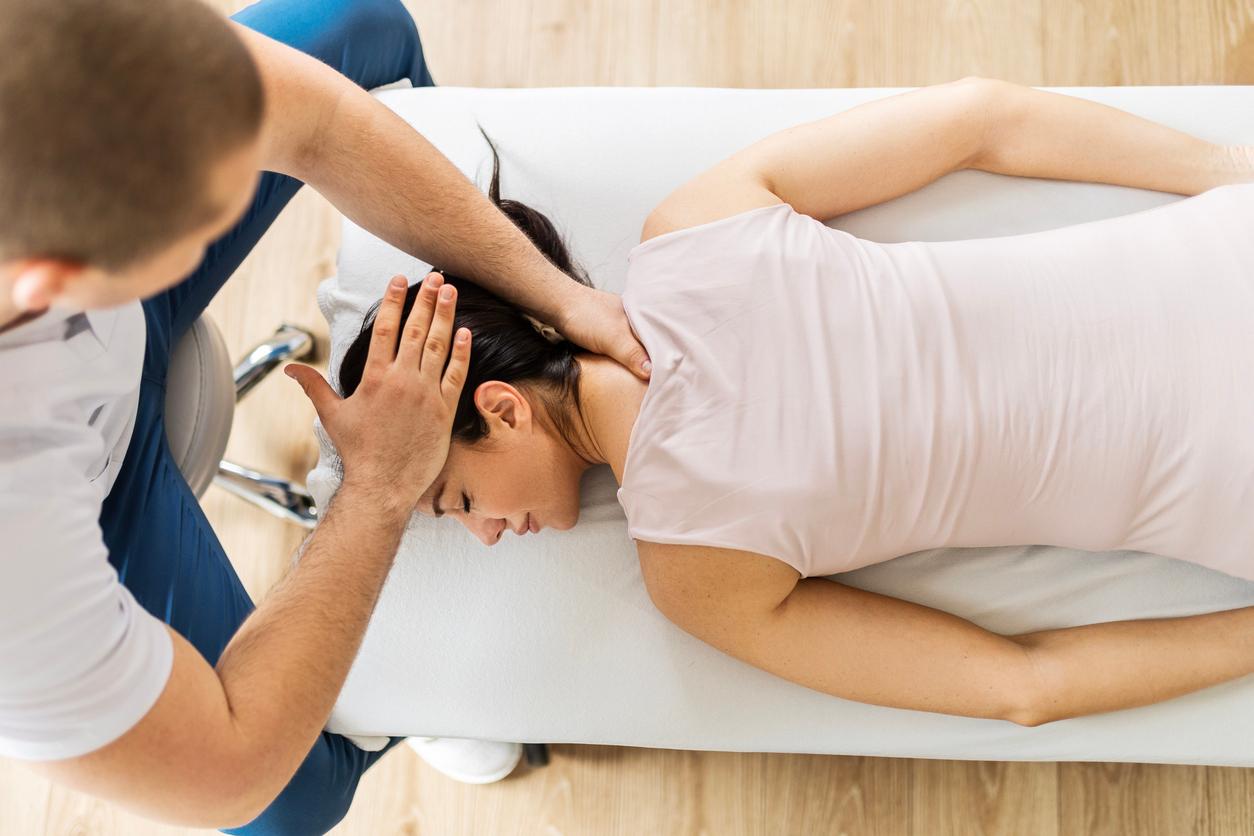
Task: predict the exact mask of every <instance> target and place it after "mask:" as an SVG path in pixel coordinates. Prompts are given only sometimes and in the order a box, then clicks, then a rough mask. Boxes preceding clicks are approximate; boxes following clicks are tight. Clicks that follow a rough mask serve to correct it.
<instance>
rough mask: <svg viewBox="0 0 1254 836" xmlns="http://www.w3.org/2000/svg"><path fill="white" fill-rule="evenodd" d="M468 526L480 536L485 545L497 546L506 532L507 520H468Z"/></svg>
mask: <svg viewBox="0 0 1254 836" xmlns="http://www.w3.org/2000/svg"><path fill="white" fill-rule="evenodd" d="M465 522H466V527H467V528H469V529H470V530H471V532H472V533H473V534H474V535H475V536H476V537H478V538H479V540H480V541H482V543H483V544H484V545H485V546H495V545H496V544H497V543H498V542H499V541H500V539H501V535H502V534H503V533H505V520H501V519H496V520H486V519H485V520H466V521H465Z"/></svg>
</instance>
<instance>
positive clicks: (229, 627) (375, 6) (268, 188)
mask: <svg viewBox="0 0 1254 836" xmlns="http://www.w3.org/2000/svg"><path fill="white" fill-rule="evenodd" d="M234 19H235V20H236V21H238V22H239V23H242V24H244V25H245V26H248V27H249V28H251V29H254V30H256V31H258V32H261V33H262V34H265V35H267V36H269V37H271V38H274V39H275V40H278V41H282V42H283V43H285V44H288V45H289V46H292V47H295V48H296V49H299V50H301V51H302V52H305V53H308V54H309V55H312V56H314V57H316V58H318V59H320V60H321V61H323V62H324V63H326V64H329V65H330V66H332V67H334V68H335V69H336V70H338V71H339V72H341V73H343V74H344V75H345V76H347V77H348V78H350V79H352V80H353V81H355V82H356V83H357V84H359V85H361V86H362V87H365V88H371V87H378V86H380V85H383V84H389V83H391V82H394V81H399V80H400V79H403V78H408V79H410V80H411V81H412V82H413V84H414V86H415V87H418V86H424V85H431V84H433V82H432V80H431V76H430V74H429V73H428V72H427V66H426V62H425V61H424V60H423V56H422V44H421V42H420V41H419V39H418V30H417V29H416V28H415V26H414V21H413V18H412V17H410V15H409V12H407V11H406V10H405V7H404V6H402V5H401V3H400V0H262V2H260V3H257V4H256V5H253V6H250V7H248V8H246V9H244V10H242V11H240V12H239V13H238V14H236V15H235V16H234ZM188 60H192V61H194V60H195V56H188ZM205 130H213V126H212V125H206V126H205ZM301 185H302V183H301V182H300V181H298V180H295V179H293V178H291V177H287V176H284V175H279V174H275V173H273V172H266V173H264V174H263V175H262V177H261V180H260V183H259V185H258V187H257V193H256V195H255V196H254V198H253V202H252V205H251V206H250V207H249V208H248V211H247V212H246V213H245V215H244V216H243V218H242V219H241V220H240V221H239V223H238V224H237V225H236V226H235V228H233V229H231V230H230V231H229V232H227V233H226V234H225V235H223V236H222V237H221V238H220V239H219V240H217V241H216V242H214V243H213V245H212V246H211V247H210V248H209V249H208V250H207V252H206V255H205V258H204V261H203V262H201V264H200V266H199V267H197V268H196V270H195V272H193V273H192V274H191V275H190V276H188V277H187V278H186V279H184V280H183V281H182V282H181V283H179V284H178V285H176V286H175V287H173V288H171V289H169V290H167V291H165V292H164V293H161V294H159V295H157V296H155V297H153V298H151V299H148V300H147V301H145V302H144V315H145V318H146V320H147V326H148V345H147V352H146V354H145V357H144V368H143V379H142V381H141V385H140V396H139V414H138V416H137V418H136V424H135V429H134V434H133V436H132V438H131V442H130V446H129V448H128V449H127V453H126V459H125V461H124V462H123V465H122V469H121V471H120V473H119V474H118V478H117V481H116V482H115V483H114V485H113V489H112V490H111V491H110V493H109V496H108V497H107V498H106V499H105V502H104V506H103V508H102V510H101V515H100V525H101V528H102V529H103V532H104V541H105V545H106V546H107V547H108V549H109V560H110V562H111V563H112V564H113V565H114V567H116V569H117V571H118V575H119V577H120V578H121V581H122V583H123V584H125V585H126V587H127V588H128V589H130V591H131V592H132V593H133V594H134V596H135V598H136V599H137V600H138V601H139V603H140V604H141V605H142V606H144V607H145V608H146V609H147V610H148V611H149V612H151V613H152V614H153V615H155V616H156V617H157V618H160V619H161V620H163V621H164V622H166V623H167V624H169V625H170V626H171V627H173V628H174V629H175V630H177V631H178V632H179V633H180V634H181V635H183V636H185V637H186V638H187V640H188V641H189V642H191V643H192V645H193V646H195V648H196V649H197V650H198V651H200V653H201V654H202V655H203V656H204V657H205V659H206V660H208V662H209V663H210V664H211V665H212V664H216V663H217V661H218V657H219V656H221V654H222V651H223V650H224V649H225V648H226V645H227V643H228V642H229V641H230V640H231V637H232V636H233V635H234V634H235V631H236V630H237V629H239V626H240V625H241V624H242V623H243V622H244V619H245V618H247V617H248V614H249V613H250V612H252V610H253V602H252V600H251V599H250V598H249V597H248V593H247V592H245V591H244V587H243V585H242V584H241V583H240V580H239V577H238V576H237V575H236V574H235V569H234V568H233V567H232V566H231V562H230V561H229V560H228V559H227V556H226V554H225V552H224V551H223V550H222V545H221V544H220V543H219V542H218V538H217V537H216V536H215V535H214V533H213V529H212V528H210V526H209V522H208V520H206V519H205V515H204V512H203V511H202V510H201V508H200V503H199V502H197V500H196V497H194V496H193V495H192V492H191V490H190V489H189V488H188V486H187V483H186V482H185V481H184V480H183V477H182V475H181V474H180V473H179V470H178V467H177V466H176V465H175V463H174V460H173V459H172V458H171V455H170V450H169V447H168V445H167V443H166V434H165V386H166V373H167V371H168V369H169V362H170V352H171V350H172V348H173V347H174V346H175V345H176V344H177V343H178V340H179V338H180V337H181V336H182V335H183V333H184V332H185V331H186V330H187V329H188V328H189V327H190V326H191V324H192V323H193V322H195V321H196V319H197V318H198V317H199V316H200V315H201V313H202V312H203V311H204V309H205V307H206V306H207V305H208V304H209V301H210V300H211V299H213V297H214V294H216V293H217V292H218V289H219V288H221V287H222V285H223V284H224V283H225V282H226V280H227V279H228V278H230V276H231V274H232V273H234V272H235V269H236V268H237V267H238V266H239V264H240V262H241V261H243V260H244V257H245V256H246V255H247V254H248V252H249V251H250V250H251V249H252V248H253V245H255V244H256V243H257V241H258V239H260V238H261V236H262V233H264V232H265V231H266V229H268V228H269V226H270V224H271V222H273V221H274V219H275V217H276V216H277V215H278V214H279V211H280V210H281V209H282V208H283V207H284V206H285V205H287V202H288V201H289V200H291V199H292V196H293V195H295V194H296V192H297V190H298V189H300V187H301ZM187 721H188V722H189V723H190V722H195V718H194V717H189V718H187ZM399 740H400V738H396V739H394V740H393V741H392V743H391V745H395V744H396V743H397V742H398V741H399ZM388 748H391V746H389V747H388ZM384 751H386V750H384ZM382 754H383V752H366V751H363V750H361V749H359V748H357V747H356V746H354V745H353V744H352V743H351V742H349V741H348V740H347V739H345V738H343V737H341V736H339V735H335V734H329V733H327V732H323V734H322V736H321V737H320V738H319V739H318V741H317V742H316V743H315V744H314V746H313V749H312V750H310V752H309V754H308V755H307V756H306V757H305V761H304V763H302V764H301V766H300V769H299V770H297V772H296V774H295V776H294V777H293V778H292V781H291V783H289V784H288V785H287V787H286V788H285V789H284V790H283V792H282V793H281V794H280V795H279V796H278V798H276V799H275V800H274V802H273V803H272V804H271V805H270V806H269V807H268V808H267V809H266V810H265V812H263V813H262V814H261V815H260V816H259V817H258V818H257V819H255V820H254V821H253V822H251V823H249V824H248V825H246V826H244V827H241V828H238V829H237V830H233V831H229V832H232V833H245V834H289V833H290V834H317V833H325V832H326V831H328V830H330V829H331V828H332V827H334V826H335V824H336V823H337V822H339V821H340V819H342V818H343V817H344V814H345V813H346V812H347V811H348V807H349V804H350V803H351V802H352V799H353V793H354V792H355V791H356V789H357V782H358V780H359V779H360V778H361V775H362V773H363V772H365V771H366V769H368V768H369V767H370V766H371V765H372V764H373V763H374V762H375V761H376V760H378V759H379V757H380V756H381V755H382Z"/></svg>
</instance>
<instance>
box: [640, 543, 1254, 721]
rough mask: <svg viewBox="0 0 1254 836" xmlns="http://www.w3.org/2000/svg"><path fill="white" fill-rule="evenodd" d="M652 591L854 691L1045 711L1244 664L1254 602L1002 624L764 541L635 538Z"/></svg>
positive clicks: (1154, 689)
mask: <svg viewBox="0 0 1254 836" xmlns="http://www.w3.org/2000/svg"><path fill="white" fill-rule="evenodd" d="M639 551H640V563H641V568H642V570H643V573H644V577H645V582H646V584H647V586H648V588H649V594H650V596H651V597H652V599H653V601H654V604H655V605H656V606H657V607H658V609H659V610H661V611H662V613H663V614H665V615H666V616H667V617H668V618H670V619H671V621H673V622H675V624H676V625H678V626H679V627H681V628H682V629H684V630H685V631H687V632H689V633H691V634H693V635H694V636H696V637H698V638H700V639H702V640H703V641H705V642H707V643H709V644H711V645H713V646H714V647H717V648H718V649H719V650H722V651H723V652H725V653H727V654H729V655H731V656H734V657H736V658H737V659H740V660H742V661H744V662H748V663H749V664H751V665H753V666H755V667H758V668H761V669H763V670H765V671H769V672H770V673H773V674H775V675H776V676H781V677H783V678H784V679H788V680H790V681H792V682H796V683H798V684H800V685H805V686H806V687H808V688H813V689H815V690H817V691H823V692H824V693H828V694H832V695H833V696H837V697H842V698H844V699H850V700H856V701H858V702H866V703H873V704H876V705H886V706H891V707H894V708H911V709H916V710H921V711H935V712H939V713H942V714H958V715H963V716H967V717H984V718H989V719H1002V720H1010V721H1012V722H1015V723H1019V724H1020V725H1025V726H1036V725H1040V724H1042V723H1046V722H1050V721H1053V720H1061V719H1065V718H1068V717H1078V716H1081V715H1085V714H1096V713H1099V712H1103V711H1113V710H1116V709H1121V708H1131V707H1133V706H1138V705H1147V704H1149V703H1154V702H1160V701H1162V700H1166V699H1170V698H1171V697H1176V696H1179V695H1181V694H1187V693H1189V692H1191V691H1197V690H1199V689H1201V688H1205V687H1208V686H1210V685H1215V684H1218V683H1220V682H1224V681H1226V680H1229V679H1234V678H1236V677H1239V676H1244V675H1246V674H1248V673H1251V672H1254V607H1246V608H1243V609H1239V610H1228V611H1224V612H1217V613H1209V614H1206V615H1195V616H1188V617H1184V618H1167V619H1150V620H1144V621H1116V622H1110V623H1105V624H1093V625H1086V626H1083V627H1071V628H1065V629H1059V630H1046V631H1041V632H1036V633H1028V634H1025V635H1020V636H1002V635H999V634H997V633H993V632H990V631H988V630H984V629H983V628H980V627H977V626H976V625H974V624H972V623H971V622H969V621H965V620H963V619H961V618H958V617H957V616H954V615H950V614H948V613H945V612H941V611H939V610H935V609H932V608H930V607H924V606H921V605H919V604H913V603H910V602H908V601H901V600H898V599H896V598H889V597H887V596H884V595H879V594H876V593H873V592H866V591H863V590H860V589H855V588H853V587H848V586H844V585H842V584H839V583H833V582H832V581H829V580H825V579H823V578H806V579H800V576H799V574H798V573H797V572H796V570H794V569H792V568H791V567H789V566H787V565H786V564H784V563H782V562H781V561H778V560H775V559H774V558H770V557H765V556H763V555H758V554H752V553H750V552H743V551H733V550H729V549H715V548H705V547H694V546H673V545H659V544H656V543H643V542H641V543H639Z"/></svg>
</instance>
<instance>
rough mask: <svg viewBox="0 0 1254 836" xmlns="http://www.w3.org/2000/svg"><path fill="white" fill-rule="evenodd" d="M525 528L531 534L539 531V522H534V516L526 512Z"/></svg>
mask: <svg viewBox="0 0 1254 836" xmlns="http://www.w3.org/2000/svg"><path fill="white" fill-rule="evenodd" d="M527 530H528V531H530V532H531V533H532V534H539V533H540V524H539V523H538V522H536V520H535V517H533V516H531V514H530V513H528V514H527Z"/></svg>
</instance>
